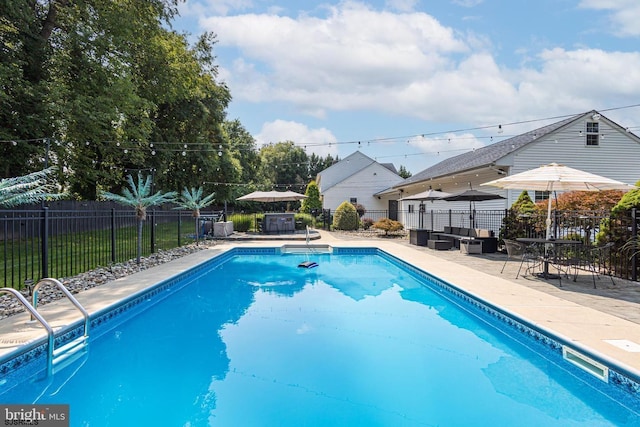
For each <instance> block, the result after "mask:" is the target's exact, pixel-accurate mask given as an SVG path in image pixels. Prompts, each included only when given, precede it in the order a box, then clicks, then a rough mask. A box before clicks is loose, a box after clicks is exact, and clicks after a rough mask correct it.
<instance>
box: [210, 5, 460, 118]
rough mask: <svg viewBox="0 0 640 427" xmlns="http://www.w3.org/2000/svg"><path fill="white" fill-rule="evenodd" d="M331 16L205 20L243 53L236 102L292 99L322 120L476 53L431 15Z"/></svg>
mask: <svg viewBox="0 0 640 427" xmlns="http://www.w3.org/2000/svg"><path fill="white" fill-rule="evenodd" d="M327 11H328V12H327V16H325V17H321V18H319V17H313V16H308V15H305V16H300V17H298V18H296V19H294V18H290V17H286V16H275V15H255V14H246V15H238V16H231V17H211V18H208V19H206V20H204V21H202V24H203V25H204V26H205V28H207V29H210V30H212V31H215V32H216V33H217V34H218V36H219V40H220V45H221V46H233V47H237V48H238V49H240V50H241V51H242V55H243V56H244V58H245V59H244V62H243V63H241V64H239V65H241V66H240V67H237V68H234V69H232V70H229V76H230V77H229V79H225V80H226V81H227V82H228V83H229V85H230V88H231V90H232V93H233V94H234V98H236V99H251V100H253V101H259V100H263V101H265V100H280V101H286V102H290V103H293V104H295V105H296V106H298V107H299V108H301V109H303V110H309V111H313V112H314V115H316V116H317V115H318V114H322V113H321V112H320V110H321V109H333V110H347V109H353V108H369V107H370V106H371V105H376V104H381V103H384V100H385V99H386V98H387V97H388V96H389V95H393V93H394V92H396V91H402V90H405V89H406V88H407V87H408V86H409V85H410V84H411V82H414V81H416V80H420V79H423V78H425V77H426V76H428V75H430V74H432V73H434V72H437V71H438V70H440V69H443V68H446V67H447V66H448V64H449V62H450V59H449V58H448V55H455V54H461V53H464V52H466V51H467V50H468V47H467V45H466V44H465V42H464V40H461V39H459V38H457V36H456V35H455V34H454V31H453V30H451V29H450V28H446V27H443V26H442V25H440V24H439V23H438V22H437V21H436V20H435V19H434V18H433V17H431V16H429V15H427V14H424V13H406V14H394V13H391V12H386V11H375V10H372V9H371V8H370V7H368V6H366V5H363V4H361V3H356V2H346V3H341V4H340V5H339V6H334V7H329V8H328V9H327ZM249 62H251V66H250V67H249V66H248V65H247V64H248V63H249ZM247 69H250V70H251V73H249V74H247V73H246V70H247ZM256 70H259V72H260V74H259V75H256V74H255V73H254V71H256ZM259 80H260V81H262V82H264V84H262V83H258V81H259ZM248 82H252V83H251V84H248V85H247V83H248ZM258 88H260V89H261V90H257V89H258Z"/></svg>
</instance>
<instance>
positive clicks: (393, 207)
mask: <svg viewBox="0 0 640 427" xmlns="http://www.w3.org/2000/svg"><path fill="white" fill-rule="evenodd" d="M389 219H392V220H394V221H397V220H398V201H397V200H389Z"/></svg>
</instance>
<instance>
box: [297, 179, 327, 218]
mask: <svg viewBox="0 0 640 427" xmlns="http://www.w3.org/2000/svg"><path fill="white" fill-rule="evenodd" d="M304 195H305V196H307V198H306V199H304V200H303V201H302V206H301V207H300V211H301V212H303V213H307V214H310V213H313V212H314V211H319V210H320V209H322V201H321V200H320V189H319V188H318V184H316V182H315V181H311V182H310V183H309V184H308V185H307V191H306V192H305V193H304Z"/></svg>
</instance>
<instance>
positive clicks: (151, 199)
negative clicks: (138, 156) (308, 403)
mask: <svg viewBox="0 0 640 427" xmlns="http://www.w3.org/2000/svg"><path fill="white" fill-rule="evenodd" d="M127 183H128V184H129V188H124V189H123V190H122V194H113V193H109V192H107V191H103V192H101V193H100V197H101V198H102V199H104V200H112V201H114V202H116V203H120V204H122V205H125V206H131V207H133V208H134V209H135V210H136V220H137V221H138V256H137V258H136V262H137V263H138V264H140V258H141V257H142V224H143V222H144V221H145V220H146V219H147V208H149V207H151V206H158V205H161V204H163V203H167V202H170V201H173V198H174V197H175V196H176V193H175V192H169V193H162V192H160V191H158V192H157V193H155V194H151V185H152V179H151V175H149V176H147V177H146V179H145V178H143V176H142V174H141V173H138V182H137V183H136V182H134V181H133V178H132V177H131V175H127Z"/></svg>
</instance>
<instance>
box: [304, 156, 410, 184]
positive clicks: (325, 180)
mask: <svg viewBox="0 0 640 427" xmlns="http://www.w3.org/2000/svg"><path fill="white" fill-rule="evenodd" d="M374 163H375V164H378V165H380V166H382V167H384V168H386V169H388V170H390V171H391V172H393V173H395V174H396V175H397V174H398V172H397V171H396V168H395V166H393V164H391V163H378V162H376V161H375V160H373V159H372V158H371V157H368V156H366V155H365V154H363V153H362V152H360V151H355V152H353V153H351V154H350V155H349V156H347V157H345V158H344V159H342V160H340V161H339V162H337V163H334V164H333V165H331V166H329V167H328V168H326V169H325V170H323V171H321V172H319V173H318V175H317V178H316V181H317V182H318V186H319V187H320V191H321V192H324V191H327V190H328V189H329V188H332V187H333V186H335V185H337V184H339V183H341V182H343V181H344V180H345V179H347V178H349V177H350V176H353V175H355V174H357V173H358V172H360V171H362V170H363V169H365V168H367V167H369V166H370V165H372V164H374Z"/></svg>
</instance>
